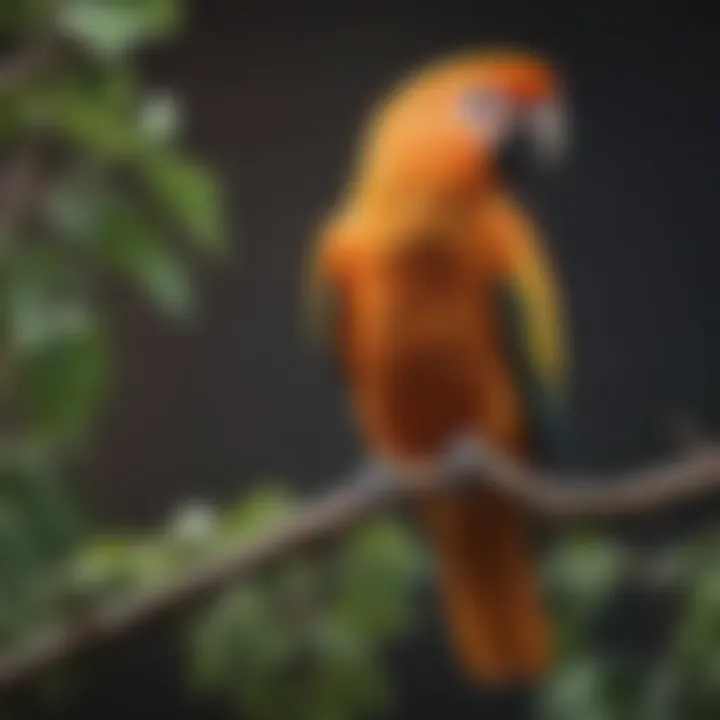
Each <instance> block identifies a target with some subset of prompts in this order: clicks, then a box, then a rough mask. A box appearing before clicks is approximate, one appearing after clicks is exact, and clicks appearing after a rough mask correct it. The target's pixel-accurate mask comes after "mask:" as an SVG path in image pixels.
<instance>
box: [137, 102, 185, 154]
mask: <svg viewBox="0 0 720 720" xmlns="http://www.w3.org/2000/svg"><path fill="white" fill-rule="evenodd" d="M180 116H181V111H180V107H179V105H178V101H177V98H175V97H173V96H172V95H169V94H157V95H154V96H152V97H150V98H149V99H148V100H146V101H145V103H144V104H143V105H142V106H141V108H140V113H139V117H138V127H139V130H140V133H141V134H142V135H143V136H144V137H145V138H147V139H148V140H149V141H150V142H151V143H153V144H162V145H165V144H168V143H170V142H172V141H173V140H175V139H176V138H177V134H178V130H179V128H180Z"/></svg>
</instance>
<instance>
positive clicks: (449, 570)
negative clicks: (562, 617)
mask: <svg viewBox="0 0 720 720" xmlns="http://www.w3.org/2000/svg"><path fill="white" fill-rule="evenodd" d="M424 514H425V519H426V521H427V523H428V528H429V530H430V532H431V533H432V535H433V539H434V540H435V543H436V546H437V553H438V560H439V565H440V569H439V572H440V582H441V586H442V594H443V600H444V603H445V606H446V613H447V616H448V625H449V631H450V634H451V637H452V640H453V644H454V646H455V650H456V653H457V654H458V656H459V659H460V661H461V663H462V664H463V666H464V667H465V668H466V670H467V671H468V672H469V674H470V676H471V677H472V678H474V679H475V680H479V681H481V682H484V683H491V684H492V683H495V684H503V683H512V682H521V681H525V680H532V679H536V678H537V677H539V676H540V675H542V674H544V672H545V671H546V669H547V668H548V665H549V662H550V655H551V653H550V646H549V633H548V630H547V620H546V616H545V612H544V608H543V605H542V602H541V599H540V593H539V589H538V586H537V581H536V579H535V577H534V569H533V564H532V558H531V557H530V554H529V548H528V547H527V541H526V537H525V531H524V530H525V529H524V527H523V522H522V518H521V517H520V516H519V514H518V512H517V511H516V510H515V509H513V508H512V507H510V506H508V505H507V504H506V503H504V502H503V501H502V500H500V499H498V498H496V497H495V496H492V495H490V494H487V493H484V492H478V491H474V492H472V493H470V494H469V495H468V496H467V497H435V498H432V499H431V500H430V501H429V502H428V503H427V506H426V507H425V508H424Z"/></svg>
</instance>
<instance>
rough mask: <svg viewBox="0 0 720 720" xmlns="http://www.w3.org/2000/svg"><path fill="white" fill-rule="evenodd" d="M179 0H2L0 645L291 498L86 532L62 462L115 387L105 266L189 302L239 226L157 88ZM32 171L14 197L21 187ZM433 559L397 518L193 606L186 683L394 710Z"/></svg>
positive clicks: (202, 508) (354, 711)
mask: <svg viewBox="0 0 720 720" xmlns="http://www.w3.org/2000/svg"><path fill="white" fill-rule="evenodd" d="M183 5H184V3H182V2H181V1H180V0H6V1H5V2H2V3H0V6H1V7H0V32H4V33H5V34H8V35H9V36H11V38H12V40H11V44H12V45H13V46H14V47H16V48H17V57H18V58H20V60H21V63H20V65H22V64H23V63H25V64H27V63H28V58H30V60H31V61H32V62H31V63H30V65H31V67H30V70H29V71H28V72H27V75H24V76H22V77H20V79H19V80H17V81H15V82H14V83H12V82H11V83H10V84H9V85H8V84H6V85H3V86H2V87H0V145H1V146H2V152H3V157H4V158H5V157H7V158H8V160H9V162H8V163H7V164H6V166H7V168H8V170H7V174H4V173H5V171H4V169H0V341H1V344H0V392H1V393H2V398H1V399H2V414H0V430H1V431H2V444H0V650H2V649H3V648H8V647H11V646H12V645H13V644H14V643H16V642H20V641H22V640H23V639H24V638H25V637H26V636H27V634H28V633H30V632H32V631H33V629H35V628H37V627H41V626H43V625H45V624H47V623H48V622H51V621H52V620H54V619H58V618H61V617H68V616H70V617H72V616H73V614H82V613H84V612H86V611H88V610H90V609H92V608H94V607H95V606H97V605H98V604H101V603H105V602H109V601H113V602H115V601H118V600H121V599H122V598H124V597H126V596H128V595H130V594H133V593H138V592H143V591H146V590H151V589H153V588H155V587H157V586H158V585H159V584H162V583H164V582H166V581H167V580H169V579H170V578H172V577H174V576H176V575H177V574H180V573H185V572H187V571H188V570H189V569H191V568H193V567H195V566H197V565H199V564H200V563H203V562H207V561H208V560H209V559H210V558H213V557H215V556H216V555H217V554H222V553H224V552H227V550H228V549H229V548H233V547H238V546H240V547H242V546H243V544H245V543H248V542H251V541H252V539H253V538H255V537H256V535H257V534H258V533H260V532H263V531H265V530H266V529H268V528H270V527H272V526H274V525H276V524H277V523H279V522H282V520H283V518H284V516H285V514H286V513H287V512H289V511H290V510H291V509H293V508H294V507H295V502H296V501H295V499H294V498H293V497H292V496H291V494H290V493H288V492H287V491H284V490H282V489H280V488H278V487H276V486H274V485H272V484H268V486H267V487H266V489H264V490H260V491H258V492H256V493H254V494H253V495H251V496H250V497H248V498H245V499H243V500H242V501H238V502H236V503H234V504H231V505H230V506H229V507H228V508H226V509H225V510H223V511H216V510H214V509H213V508H210V507H208V506H206V505H204V504H202V503H188V504H186V505H184V506H182V507H180V508H179V509H178V510H177V511H175V512H174V513H173V514H172V515H171V517H170V519H169V520H168V522H167V523H166V524H165V525H163V526H162V527H161V528H159V529H158V530H156V531H154V532H147V533H134V534H130V533H127V532H112V531H110V532H107V531H105V532H96V533H90V532H89V531H88V527H87V525H86V523H85V522H84V520H83V518H82V514H81V513H80V511H79V509H78V503H77V501H76V498H74V497H73V496H72V494H71V493H70V492H69V490H68V486H67V485H66V484H65V483H63V482H62V481H61V480H60V479H59V477H58V475H59V469H60V468H63V467H67V466H68V464H69V463H68V459H69V458H71V457H72V456H73V454H74V453H75V452H76V451H77V450H78V449H80V448H82V447H84V446H86V445H87V443H88V442H89V441H91V440H92V434H93V429H94V427H95V426H96V423H97V421H98V419H99V418H100V417H101V414H102V411H103V408H104V407H105V404H106V402H107V400H108V397H109V391H110V389H111V388H112V386H113V379H114V375H113V358H114V354H115V348H114V347H113V342H112V327H111V323H110V319H109V317H108V315H107V311H106V309H105V308H104V306H103V303H102V294H101V292H100V291H101V289H102V287H103V283H104V281H105V278H106V276H108V275H112V276H114V277H115V278H117V280H119V281H120V282H121V283H124V284H125V285H126V286H127V287H128V288H129V289H130V290H131V291H133V292H137V293H138V294H139V296H140V297H141V298H142V299H144V300H145V301H146V302H147V303H149V304H150V305H151V306H152V307H153V308H154V309H156V310H157V311H158V312H159V313H160V314H161V316H162V317H164V318H167V319H171V320H181V319H185V318H191V317H192V315H193V312H194V310H195V308H196V305H197V298H196V283H195V279H194V277H193V273H192V262H193V254H197V253H200V254H203V255H205V256H208V257H210V256H212V257H217V256H218V255H220V254H221V253H222V251H223V250H224V247H225V218H224V213H223V197H222V192H221V187H220V183H219V181H218V179H217V178H216V177H215V175H214V173H213V172H211V171H210V170H209V169H208V168H206V167H205V166H204V165H203V164H202V163H201V162H199V161H198V160H197V159H195V158H192V157H189V156H188V154H187V153H186V152H184V151H183V150H182V149H181V147H180V140H181V131H182V117H181V115H182V112H181V111H182V108H181V105H180V103H179V101H178V100H177V99H176V98H175V97H174V96H173V95H172V94H170V93H167V92H163V93H157V92H154V91H149V90H146V89H145V88H144V87H143V83H142V81H141V78H140V77H139V76H138V74H137V73H136V71H135V65H134V62H133V57H134V53H136V52H137V51H138V50H140V49H142V48H143V47H145V46H146V44H148V43H151V42H156V41H159V40H167V39H170V38H172V37H173V36H174V35H175V34H176V33H177V32H178V30H179V28H180V26H181V22H182V19H183V17H184V15H185V9H184V7H183ZM37 58H40V60H37ZM1 76H2V73H0V77H1ZM6 77H7V76H6ZM0 82H1V81H0ZM28 166H29V169H30V173H29V183H28V177H20V175H27V172H26V171H27V169H28ZM23 187H24V192H25V193H26V194H27V197H25V198H20V199H21V201H22V202H20V203H19V204H18V203H17V202H16V198H12V203H11V204H13V205H16V206H17V207H14V208H13V212H12V215H13V217H12V218H10V217H9V215H8V207H9V206H8V203H6V202H5V195H6V194H8V193H9V194H12V193H14V192H15V191H16V188H20V189H21V190H22V189H23ZM18 192H19V191H18ZM177 240H183V241H185V242H184V245H181V244H180V243H178V242H177ZM422 569H423V568H422V562H421V559H420V554H419V551H418V548H417V547H416V546H415V544H414V542H413V540H412V538H411V536H410V535H409V534H408V533H407V531H406V530H405V529H404V528H403V527H402V526H400V525H397V524H395V523H393V522H392V521H390V520H382V521H378V522H376V523H373V524H372V525H370V526H368V527H366V528H363V529H360V530H357V531H356V532H354V533H352V534H351V535H350V536H349V537H348V538H347V539H346V540H345V541H344V542H342V543H340V544H339V545H338V546H333V547H332V548H327V549H326V550H324V551H322V552H317V553H312V554H308V553H305V554H302V555H297V556H295V557H291V558H288V559H287V561H286V562H283V563H282V564H280V565H278V566H277V567H275V568H274V569H272V570H271V571H268V572H267V573H266V574H265V575H264V576H262V577H260V578H258V579H257V580H256V581H255V580H254V581H253V582H252V583H245V584H243V585H242V586H241V587H237V588H234V589H232V590H231V591H229V592H228V593H227V594H226V595H225V596H224V597H221V598H220V600H219V601H218V602H217V603H216V604H215V605H214V606H213V607H211V608H209V609H208V610H206V611H204V612H203V613H202V614H201V615H200V616H199V617H198V618H196V619H195V620H194V622H193V624H192V627H191V628H189V629H188V644H187V648H188V662H187V664H188V670H189V683H190V684H191V685H193V686H194V687H196V688H197V689H198V690H200V691H202V692H203V693H205V694H206V695H208V696H209V697H214V698H217V700H218V701H221V702H226V703H228V704H229V705H230V706H231V707H233V708H237V709H239V710H242V712H243V716H245V717H250V718H257V720H272V719H273V718H286V717H297V718H298V719H299V720H302V718H307V719H308V720H344V719H345V718H347V719H348V720H351V719H352V718H355V717H361V716H366V715H367V714H369V713H375V712H376V711H378V712H379V711H380V710H381V709H383V708H385V707H386V705H387V702H388V701H389V698H390V689H389V680H388V676H387V672H386V669H385V667H384V663H383V658H382V653H383V650H384V648H385V647H386V646H387V644H388V643H389V642H391V641H392V640H393V639H394V638H396V637H397V636H399V635H400V634H401V633H403V632H405V631H407V630H409V628H410V627H411V625H412V621H413V617H412V602H411V592H412V589H413V588H414V586H415V585H416V582H417V580H418V578H419V576H420V574H421V572H422ZM50 680H52V678H50ZM279 685H281V686H282V687H283V692H282V693H279V692H278V691H277V688H278V686H279Z"/></svg>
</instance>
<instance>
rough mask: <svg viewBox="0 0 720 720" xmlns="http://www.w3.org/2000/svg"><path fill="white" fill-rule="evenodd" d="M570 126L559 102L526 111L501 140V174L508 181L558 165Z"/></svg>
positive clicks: (547, 103) (561, 159)
mask: <svg viewBox="0 0 720 720" xmlns="http://www.w3.org/2000/svg"><path fill="white" fill-rule="evenodd" d="M569 125H570V123H569V117H568V110H567V106H566V105H565V103H564V101H562V100H561V99H553V100H547V101H544V102H542V103H539V104H537V105H534V106H532V107H531V108H528V109H527V110H526V111H525V112H524V113H523V114H522V115H520V116H519V117H518V118H517V119H516V122H514V123H513V124H512V126H511V127H510V128H509V129H508V131H507V133H506V134H505V135H504V136H503V137H502V140H501V142H500V146H499V152H498V165H499V169H500V173H501V174H502V175H503V176H505V177H506V179H508V180H516V179H520V178H522V177H526V176H528V175H531V176H535V175H536V172H537V171H538V170H546V169H548V168H549V169H554V168H556V167H557V166H559V165H560V164H561V163H562V162H563V161H564V160H565V158H566V156H567V155H568V151H569V149H570V127H569Z"/></svg>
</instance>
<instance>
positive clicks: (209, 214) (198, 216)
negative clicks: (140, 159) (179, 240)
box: [145, 153, 226, 252]
mask: <svg viewBox="0 0 720 720" xmlns="http://www.w3.org/2000/svg"><path fill="white" fill-rule="evenodd" d="M145 176H146V179H147V182H148V186H149V188H150V190H151V192H152V193H153V194H154V196H155V197H156V198H157V200H158V202H159V204H160V206H161V208H162V210H163V211H164V212H165V213H166V214H167V215H168V216H169V217H170V218H171V219H172V221H173V222H175V223H176V224H177V226H178V228H179V229H180V230H181V231H182V232H183V233H184V234H185V235H187V236H188V237H189V238H190V239H191V240H193V241H194V242H195V243H196V245H197V246H198V247H200V248H201V249H203V250H208V251H214V252H217V251H219V250H222V249H223V247H224V245H225V240H226V237H225V236H226V230H225V224H224V222H225V217H224V212H223V198H222V194H221V191H220V184H219V183H218V181H217V179H216V178H215V177H214V176H213V175H212V173H210V172H209V171H208V170H207V169H206V168H204V167H202V166H201V165H199V164H198V163H195V162H192V161H190V160H187V159H185V158H182V157H180V156H177V155H171V154H165V153H163V154H155V155H153V156H151V158H150V159H149V160H148V161H147V162H146V163H145Z"/></svg>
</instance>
